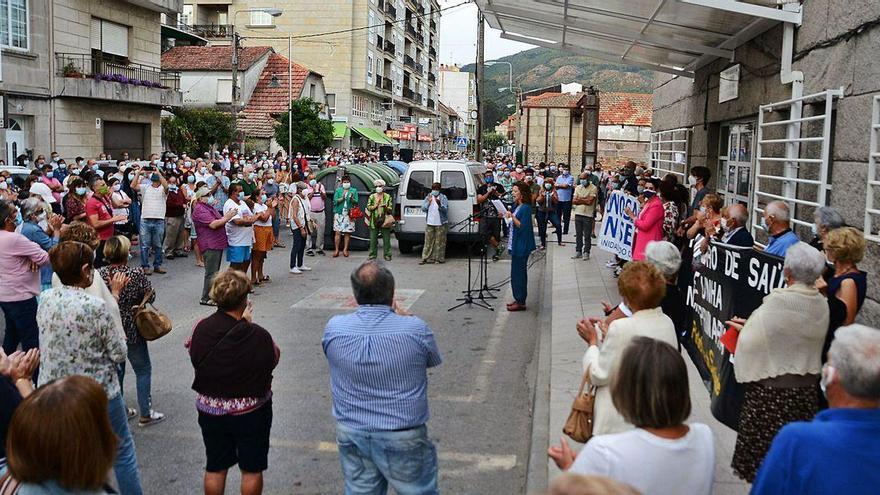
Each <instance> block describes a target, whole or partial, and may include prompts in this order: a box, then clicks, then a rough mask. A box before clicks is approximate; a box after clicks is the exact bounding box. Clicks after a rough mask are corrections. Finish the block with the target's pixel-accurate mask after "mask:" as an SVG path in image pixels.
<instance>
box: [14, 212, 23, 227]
mask: <svg viewBox="0 0 880 495" xmlns="http://www.w3.org/2000/svg"><path fill="white" fill-rule="evenodd" d="M22 222H24V219H23V218H21V210H18V211H17V212H15V226H16V227H17V226H19V225H21V223H22Z"/></svg>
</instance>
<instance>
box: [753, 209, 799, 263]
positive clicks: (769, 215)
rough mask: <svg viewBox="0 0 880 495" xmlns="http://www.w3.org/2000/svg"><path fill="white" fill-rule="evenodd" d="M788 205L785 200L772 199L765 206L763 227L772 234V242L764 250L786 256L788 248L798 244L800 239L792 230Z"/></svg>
mask: <svg viewBox="0 0 880 495" xmlns="http://www.w3.org/2000/svg"><path fill="white" fill-rule="evenodd" d="M790 218H791V217H790V215H789V212H788V205H787V204H785V202H783V201H771V202H770V203H767V207H765V208H764V217H763V225H762V226H763V227H764V229H765V230H767V233H768V234H770V242H768V243H767V247H766V248H765V249H764V252H765V253H767V254H772V255H775V256H779V257H780V258H784V257H785V252H786V251H788V248H789V247H791V246H793V245H795V244H797V243H798V242H799V241H800V239H799V238H798V236H797V234H795V233H794V232H793V231H792V230H791V220H790Z"/></svg>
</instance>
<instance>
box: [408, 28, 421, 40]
mask: <svg viewBox="0 0 880 495" xmlns="http://www.w3.org/2000/svg"><path fill="white" fill-rule="evenodd" d="M406 34H408V35H410V36H412V37H413V38H415V39H419V38H421V33H419V32H418V31H417V30H416V28H415V26H413V25H412V24H407V25H406Z"/></svg>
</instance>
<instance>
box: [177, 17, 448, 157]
mask: <svg viewBox="0 0 880 495" xmlns="http://www.w3.org/2000/svg"><path fill="white" fill-rule="evenodd" d="M262 9H277V10H279V11H280V15H278V16H272V15H270V14H268V13H266V11H265V10H262ZM439 9H440V6H439V4H438V3H437V1H436V0H286V1H264V0H252V1H244V0H219V1H218V0H204V1H199V0H192V1H190V0H186V1H185V4H184V6H183V12H182V15H181V16H180V18H179V21H180V23H181V24H183V25H184V26H181V27H182V28H183V29H187V30H190V31H191V32H194V33H198V34H199V35H200V36H203V37H205V38H207V39H209V40H210V41H211V43H212V44H220V43H224V42H227V43H228V42H229V41H228V40H230V38H231V35H232V33H233V31H236V32H238V33H239V34H240V35H241V36H242V37H243V41H242V45H243V46H257V45H267V46H271V47H272V48H273V49H274V50H275V51H276V52H277V53H279V54H283V55H285V56H291V54H290V53H288V37H289V36H303V35H309V34H317V33H326V32H331V31H346V30H351V31H349V32H344V33H340V34H335V35H327V36H317V37H313V38H298V39H293V42H292V44H293V54H292V58H293V59H294V60H296V61H297V62H300V63H302V64H303V65H305V66H307V67H309V68H310V69H311V70H313V71H315V72H317V73H320V74H323V76H324V84H325V87H326V91H327V102H328V103H327V104H328V107H329V111H330V113H331V115H332V119H333V120H334V121H335V122H337V123H339V124H344V125H336V126H335V127H336V129H337V132H338V133H339V135H338V136H337V138H338V139H337V140H336V141H335V142H334V144H335V145H337V146H342V147H349V146H364V147H374V146H378V145H380V144H390V143H392V142H393V143H394V144H397V142H396V140H393V139H392V138H390V137H388V135H387V134H386V131H395V130H397V131H401V130H403V129H404V126H409V127H411V126H413V125H416V126H419V132H418V136H419V138H418V141H416V140H412V141H402V142H400V143H399V145H400V147H402V148H415V149H429V148H431V147H432V146H433V142H434V141H436V140H437V139H438V138H439V130H438V129H439V128H440V126H439V121H438V119H439V113H438V111H437V99H438V98H437V78H438V71H439V64H438V63H437V51H438V50H439V23H440V14H439ZM357 28H363V29H357ZM259 37H264V38H267V37H272V38H273V39H258V38H259ZM409 127H407V128H409ZM388 134H392V135H397V136H400V133H399V132H398V133H394V132H389V133H388ZM403 135H405V136H409V135H410V134H409V133H404V134H403Z"/></svg>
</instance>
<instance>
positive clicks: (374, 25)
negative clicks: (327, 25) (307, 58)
mask: <svg viewBox="0 0 880 495" xmlns="http://www.w3.org/2000/svg"><path fill="white" fill-rule="evenodd" d="M472 2H473V0H465V1H464V2H461V3H457V4H455V5H450V6H448V7H443V8H440V9H438V10H431V11H430V12H425V13H424V14H416V15H414V16H412V17H410V19H412V18H423V17H427V16H429V15H432V14H434V13H440V12H445V11H447V10H451V9H455V8H458V7H461V6H463V5H467V4H469V3H472ZM407 21H408V19H406V18H404V19H400V20H395V21H394V22H392V23H391V24H398V23H403V22H407ZM386 24H387V23H385V22H383V23H381V24H372V25H369V26H361V27H356V28H350V29H340V30H338V31H327V32H323V33H311V34H301V35H299V36H247V37H242V39H252V40H277V39H287V38H293V39H295V40H296V39H305V38H317V37H319V36H330V35H334V34H345V33H352V32H355V31H364V30H367V29H372V28H377V27H384V26H385V25H386Z"/></svg>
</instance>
